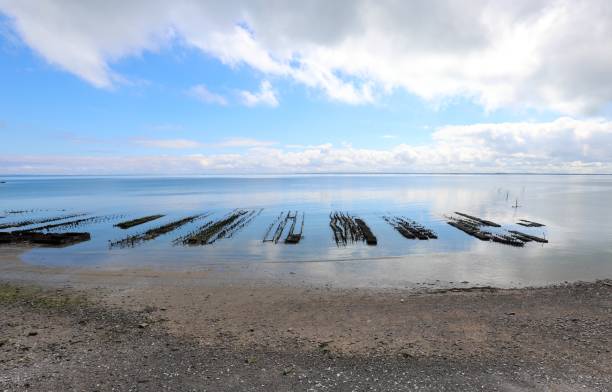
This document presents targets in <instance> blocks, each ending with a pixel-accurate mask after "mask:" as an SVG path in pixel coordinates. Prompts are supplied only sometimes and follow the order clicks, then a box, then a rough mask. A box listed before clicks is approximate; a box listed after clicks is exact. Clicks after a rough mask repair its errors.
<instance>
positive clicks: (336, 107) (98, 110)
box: [0, 0, 612, 174]
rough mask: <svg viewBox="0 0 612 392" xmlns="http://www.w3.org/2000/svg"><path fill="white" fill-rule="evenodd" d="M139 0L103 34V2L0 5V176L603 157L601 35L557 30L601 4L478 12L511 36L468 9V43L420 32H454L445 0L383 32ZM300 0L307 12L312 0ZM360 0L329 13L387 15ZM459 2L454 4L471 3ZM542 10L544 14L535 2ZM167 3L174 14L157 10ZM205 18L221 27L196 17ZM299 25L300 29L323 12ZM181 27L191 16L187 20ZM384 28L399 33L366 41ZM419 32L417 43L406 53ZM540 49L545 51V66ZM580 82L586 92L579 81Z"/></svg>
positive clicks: (586, 165) (573, 25)
mask: <svg viewBox="0 0 612 392" xmlns="http://www.w3.org/2000/svg"><path fill="white" fill-rule="evenodd" d="M153 3H155V4H153ZM153 3H148V4H145V3H139V2H137V1H135V2H134V3H133V4H132V7H127V8H129V9H128V10H124V12H123V13H122V14H121V15H119V14H118V15H115V17H116V18H117V21H116V22H114V23H115V25H114V26H110V27H109V28H108V29H107V28H106V25H107V23H104V18H108V17H113V15H110V16H109V15H107V14H105V13H108V12H120V11H121V10H120V8H121V3H117V4H116V6H117V7H116V9H117V11H114V8H112V7H111V8H110V11H109V9H107V8H106V7H105V6H104V5H100V7H102V9H101V10H98V11H97V12H96V9H95V8H96V5H94V4H95V3H91V5H92V6H91V7H79V6H78V5H76V6H75V5H74V4H73V3H67V2H64V1H60V0H56V1H49V2H47V3H45V6H44V7H36V6H35V4H34V5H32V4H33V3H30V2H14V1H6V0H0V15H1V16H0V85H1V86H2V88H1V92H0V133H1V134H2V136H3V137H2V139H3V143H2V144H1V145H0V154H1V155H2V156H3V157H2V158H0V173H5V174H13V173H14V174H19V173H28V174H52V173H58V174H122V173H127V174H129V173H138V174H143V173H160V174H207V173H215V174H217V173H242V172H245V173H268V172H270V173H276V172H326V171H367V172H370V171H372V172H385V171H392V172H397V171H405V172H414V171H416V172H419V171H427V172H430V171H444V172H447V171H458V172H464V171H479V172H480V171H485V172H486V171H495V172H497V171H534V172H537V171H546V172H549V171H559V172H591V173H592V172H608V171H610V167H612V166H611V162H610V161H611V159H612V158H609V157H607V155H611V156H612V154H607V152H609V151H610V150H609V148H610V147H612V126H611V125H610V121H609V120H608V119H609V118H610V113H611V111H610V100H611V99H612V97H611V96H610V94H611V93H610V89H606V88H605V84H606V83H612V76H611V75H610V73H611V71H609V69H612V64H609V65H610V68H607V69H606V67H605V65H607V64H601V63H602V62H604V63H605V62H606V61H607V62H608V63H612V60H611V58H612V56H609V57H610V58H603V59H602V58H601V56H599V55H598V54H597V53H598V52H599V49H601V47H600V45H603V46H604V49H608V53H609V49H610V48H611V46H612V45H611V44H610V42H609V40H608V41H607V42H603V39H602V37H598V36H595V37H593V36H591V35H592V34H595V33H585V34H583V35H581V34H578V37H576V33H575V31H576V29H580V28H582V29H584V30H585V31H586V30H587V28H588V26H586V25H581V23H584V20H583V18H582V17H586V16H591V17H593V18H597V17H600V18H602V21H601V22H602V23H603V24H604V26H603V27H604V31H603V33H602V32H600V34H603V36H605V33H606V32H611V31H612V28H611V27H610V26H609V25H610V21H609V20H610V19H609V18H608V19H607V20H606V19H605V13H604V17H602V16H600V14H601V10H599V11H598V10H597V9H593V10H592V9H588V8H587V9H584V10H578V11H580V12H582V13H583V14H585V15H582V14H580V15H579V16H580V17H576V19H577V20H573V19H572V18H570V17H569V16H568V15H574V14H575V13H576V12H578V11H576V10H571V11H572V13H569V11H568V10H564V9H563V8H562V7H561V6H559V7H557V9H555V8H554V7H553V6H555V5H556V3H555V2H544V3H542V7H541V8H537V7H534V8H533V9H529V10H524V9H518V10H517V9H505V8H503V7H502V8H500V9H495V10H494V11H490V10H489V11H490V12H492V13H493V14H495V13H498V14H499V16H500V17H503V18H507V19H508V21H509V22H508V26H509V27H507V28H508V29H509V30H510V31H513V29H514V30H515V31H514V33H513V34H512V35H511V36H512V37H518V38H516V42H514V41H513V40H514V39H515V38H511V39H508V38H507V37H508V34H509V33H508V32H505V31H496V30H495V29H493V30H491V26H490V24H489V23H487V22H488V18H491V16H490V15H487V14H483V16H482V17H481V22H482V26H484V27H482V29H483V30H482V31H483V32H485V33H486V34H488V38H489V40H488V41H486V42H484V43H483V42H481V40H480V38H474V37H478V34H477V33H479V30H478V29H476V30H475V31H474V35H473V36H472V35H469V34H468V35H467V38H466V37H461V36H459V37H455V36H453V35H450V36H446V37H443V38H441V39H440V41H443V42H440V41H439V40H438V38H436V37H439V35H438V33H439V32H440V31H445V30H447V29H448V26H446V25H445V24H443V23H441V22H440V20H446V19H444V18H447V19H448V18H451V19H456V21H457V22H456V24H457V26H455V27H456V28H457V29H458V30H461V31H464V30H465V29H464V28H463V23H467V22H466V20H465V16H462V15H461V12H462V11H460V10H456V9H453V6H452V3H450V2H449V3H448V4H449V6H448V8H442V9H441V10H435V12H432V11H431V10H426V11H428V12H426V16H425V18H431V20H429V21H427V23H424V24H423V23H421V24H420V25H415V26H414V27H411V28H405V27H401V28H400V27H398V28H397V29H398V30H397V31H394V30H393V29H391V30H389V29H388V28H387V27H386V25H384V24H381V23H380V22H379V21H377V20H370V19H367V20H361V19H359V18H357V17H355V19H351V18H350V17H349V18H347V20H342V21H341V24H344V25H346V28H345V30H346V32H345V31H344V30H343V31H340V32H337V31H331V32H329V33H328V34H329V35H330V36H329V37H328V36H324V37H320V36H318V35H313V33H312V32H311V31H309V30H304V31H302V30H301V29H298V30H297V32H296V31H294V30H293V27H287V25H286V24H283V23H280V24H279V25H278V26H275V25H274V23H275V22H273V20H275V19H274V17H273V16H266V15H267V14H266V13H265V12H263V13H262V10H266V8H267V7H266V4H265V2H263V3H257V4H256V3H254V2H253V3H252V2H249V3H246V4H240V2H236V4H233V5H231V6H229V7H228V8H227V9H224V10H222V11H219V10H218V9H216V8H215V7H208V8H207V6H206V5H205V3H202V2H195V3H191V2H189V1H185V2H178V3H177V4H179V5H182V6H185V7H187V6H190V7H196V8H197V12H196V13H195V14H194V15H193V17H192V19H193V21H192V20H188V18H187V17H186V16H185V15H183V16H180V12H179V11H180V6H178V10H177V9H168V7H172V5H169V4H168V3H166V2H160V3H156V2H153ZM476 3H477V2H475V4H476ZM152 4H153V5H152ZM194 4H195V5H194ZM313 4H315V5H317V6H320V7H321V8H322V11H321V12H324V10H323V9H324V8H325V6H324V3H323V2H322V3H318V2H314V3H313ZM373 4H374V3H370V2H364V3H360V2H355V3H351V2H349V3H347V4H346V6H347V7H352V8H360V7H361V8H364V9H368V10H369V11H371V10H370V9H369V8H368V7H370V8H371V7H380V9H378V10H377V11H378V12H383V13H384V12H389V13H395V12H396V10H393V9H392V7H391V6H389V7H385V6H384V2H383V3H381V4H383V5H382V6H374V5H373ZM592 4H593V5H596V2H593V3H592ZM601 5H602V6H603V7H604V8H605V10H606V11H610V8H611V7H610V6H607V5H606V3H601ZM477 6H479V8H478V7H477V8H476V9H475V10H472V11H482V10H484V9H487V8H486V7H485V6H487V4H484V3H483V4H477ZM488 6H489V8H490V4H488ZM45 7H47V8H48V9H46V10H45V9H43V10H40V9H39V8H45ZM156 8H158V9H156ZM281 8H282V7H281ZM314 8H317V7H316V6H315V7H314ZM387 8H388V9H387ZM551 8H552V9H553V11H554V12H553V11H546V12H549V13H550V12H552V16H551V15H549V14H547V13H545V12H544V11H543V10H549V9H551ZM595 8H596V7H595ZM284 11H285V12H284V13H283V15H284V17H286V18H289V19H290V18H291V17H292V15H288V13H291V14H292V13H295V14H297V15H302V14H303V12H300V10H299V9H294V7H290V6H289V7H288V8H287V9H285V10H284ZM315 11H316V10H315ZM408 11H410V10H408ZM596 11H597V12H596ZM146 12H150V13H151V14H152V15H151V16H150V19H151V20H149V17H146V16H143V13H146ZM173 12H174V13H176V14H178V15H179V16H176V17H175V19H172V20H166V19H164V17H159V15H168V14H172V13H173ZM329 12H334V11H329ZM525 12H528V13H531V14H533V15H534V16H533V17H532V19H533V20H531V19H529V18H526V20H531V22H530V23H531V25H530V24H526V23H524V22H521V23H518V22H515V21H516V20H517V19H516V18H517V15H522V13H525ZM564 12H566V13H565V14H564ZM218 13H219V15H223V18H225V19H226V22H225V23H222V22H216V23H217V25H214V24H213V25H212V26H209V25H206V21H207V20H210V19H211V18H214V17H215V16H217V14H218ZM436 13H438V14H440V13H441V14H442V15H437V14H436ZM315 14H316V13H315ZM531 14H530V15H531ZM610 14H612V12H610ZM262 15H264V16H262ZM343 15H344V13H343ZM598 15H599V16H598ZM189 16H190V17H191V14H189ZM442 16H444V18H442ZM223 18H220V19H223ZM268 18H270V19H268ZM304 18H306V19H308V15H307V14H306V15H305V16H304ZM551 18H553V20H555V21H556V23H552V22H550V21H549V19H551ZM555 18H556V19H555ZM217 19H219V18H215V20H217ZM315 19H316V18H312V20H311V21H310V22H311V25H306V26H305V28H306V27H312V28H314V27H315V26H317V23H319V24H320V23H325V21H317V20H315ZM568 19H569V20H568ZM113 20H114V19H113ZM198 20H201V21H202V24H204V25H205V26H206V27H205V28H203V29H201V30H198V29H200V26H199V25H198V24H196V26H198V28H197V29H195V30H194V27H193V25H194V24H193V23H194V21H195V22H197V21H198ZM445 23H446V22H445ZM512 23H515V24H516V26H515V25H513V24H512ZM547 23H548V25H547ZM559 24H561V26H560V27H559V26H558V25H559ZM353 25H355V26H359V29H357V30H356V32H355V31H353V30H354V29H356V27H354V26H353ZM565 25H567V26H565ZM330 26H332V27H333V28H332V27H330V29H332V30H333V29H335V27H334V25H330ZM542 26H544V27H542ZM319 27H320V26H319ZM477 27H478V26H477ZM139 29H140V30H139ZM526 29H527V30H529V29H531V30H530V34H528V37H529V40H530V41H531V40H535V41H538V40H540V41H539V42H538V44H537V45H535V44H534V45H533V48H529V50H527V49H525V53H523V52H522V51H523V49H520V48H522V47H523V46H526V47H530V45H528V44H525V43H524V42H522V41H521V32H523V30H526ZM606 29H607V30H606ZM323 30H325V29H323ZM160 31H161V32H163V33H160ZM569 32H571V34H570V33H569ZM317 34H319V33H317ZM424 34H425V35H424ZM483 34H484V33H483ZM372 37H375V38H372ZM398 37H399V38H400V39H405V40H406V42H404V43H401V42H400V43H396V44H391V45H390V47H389V48H385V49H384V50H382V49H381V50H379V49H378V47H379V46H384V45H385V43H386V41H387V40H386V38H388V40H389V41H392V42H394V41H397V40H398V39H395V38H398ZM428 39H429V40H432V41H431V42H433V44H430V46H428V47H425V48H423V47H421V43H420V42H421V40H428ZM495 39H497V40H498V41H499V42H497V41H495ZM563 39H567V40H570V39H571V40H572V42H573V44H574V45H578V44H579V43H576V41H577V40H578V41H579V40H580V39H584V40H587V39H591V40H593V39H595V40H596V41H595V45H592V46H594V47H593V53H590V52H589V51H588V50H586V51H585V49H584V48H581V49H580V50H578V49H576V51H575V52H576V53H573V51H572V50H571V48H570V50H565V51H564V52H561V51H560V49H559V48H556V42H557V41H558V40H563ZM445 40H446V41H445ZM508 40H510V41H509V42H506V41H508ZM217 41H219V42H217ZM353 41H355V42H356V43H355V44H350V43H351V42H353ZM464 41H465V42H464ZM600 41H601V42H600ZM591 42H593V41H591ZM553 43H555V44H553ZM353 45H354V46H353ZM393 45H395V46H397V47H394V46H393ZM466 45H467V48H465V47H464V46H466ZM517 48H519V49H517ZM517 50H518V51H519V52H518V53H517V52H515V51H517ZM404 51H405V52H406V53H404ZM566 52H567V53H566ZM553 55H554V61H556V62H555V63H554V64H552V65H550V64H547V61H550V60H549V58H550V57H551V56H553ZM578 55H580V59H581V61H582V60H584V59H585V58H586V59H587V60H588V59H589V56H592V59H591V60H592V61H593V64H594V65H593V66H591V67H589V66H586V67H576V66H574V64H575V63H576V59H577V58H578V57H577V56H578ZM538 56H539V57H538ZM534 58H535V59H537V60H538V61H534ZM394 63H397V67H395V66H389V64H394ZM566 63H567V64H568V65H567V66H560V65H559V64H562V65H563V64H566ZM438 68H439V69H438ZM544 71H546V72H547V73H545V72H544ZM555 72H556V73H557V74H555ZM542 75H544V76H542ZM595 76H597V78H599V79H600V82H599V83H597V85H599V84H604V86H603V87H600V90H601V91H597V90H596V91H594V90H593V82H592V81H591V80H592V79H593V78H594V77H595ZM609 85H610V84H608V86H609ZM569 146H573V147H571V148H570V147H569Z"/></svg>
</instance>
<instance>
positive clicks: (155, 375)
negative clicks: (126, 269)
mask: <svg viewBox="0 0 612 392" xmlns="http://www.w3.org/2000/svg"><path fill="white" fill-rule="evenodd" d="M5 261H6V260H5ZM7 265H8V264H7V263H5V267H4V269H3V270H2V272H3V273H2V275H0V281H3V283H1V284H0V391H4V390H7V391H22V390H23V391H26V390H27V391H59V390H76V391H83V390H87V391H94V390H98V391H110V390H118V391H124V390H125V391H127V390H134V391H136V390H142V391H150V390H173V391H175V390H176V391H182V390H185V391H227V390H236V391H243V390H247V391H248V390H261V391H294V390H313V391H326V390H328V391H344V390H346V391H352V390H357V391H366V390H367V391H370V390H372V391H373V390H377V391H387V390H449V391H451V390H452V391H456V390H486V391H491V390H500V391H520V390H546V391H548V390H552V391H575V390H596V391H606V390H612V353H611V352H610V350H611V349H612V281H609V280H602V281H598V282H594V283H574V284H565V285H561V286H555V287H547V288H526V289H511V290H499V289H493V288H482V287H481V288H462V289H456V290H426V291H423V290H421V291H418V290H417V291H415V290H410V291H408V290H366V289H335V288H330V287H325V286H322V287H321V286H311V287H309V286H305V285H303V286H284V287H283V286H280V285H273V284H247V283H245V282H241V283H240V284H231V283H220V284H219V283H218V282H217V283H214V282H212V281H210V280H209V278H207V277H206V276H204V275H202V276H200V277H198V278H197V279H194V276H193V275H190V278H189V279H187V278H185V277H181V276H178V275H170V277H169V276H168V275H164V274H163V273H159V274H154V275H148V276H147V279H146V280H142V279H137V278H136V276H135V275H129V274H128V275H127V277H126V275H125V274H120V275H117V274H104V273H96V274H93V275H87V274H84V275H79V276H77V275H70V277H67V276H66V275H65V271H63V272H61V274H58V272H57V271H55V272H54V271H53V270H45V271H43V270H36V271H35V270H34V269H32V270H28V271H25V270H23V269H22V270H20V271H18V272H19V275H16V274H15V271H16V270H15V268H12V267H11V269H9V268H8V267H6V266H7ZM26 272H27V273H26ZM34 272H36V273H34ZM54 274H55V275H54ZM16 276H19V277H20V278H19V279H17V278H16ZM43 277H46V278H45V279H43ZM26 278H27V279H26ZM67 281H70V284H69V285H68V284H67V283H66V282H67Z"/></svg>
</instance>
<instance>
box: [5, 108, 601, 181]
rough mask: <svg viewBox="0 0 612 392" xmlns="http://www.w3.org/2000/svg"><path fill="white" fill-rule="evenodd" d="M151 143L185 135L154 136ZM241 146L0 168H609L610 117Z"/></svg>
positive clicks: (9, 161) (12, 162) (239, 142)
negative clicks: (369, 144)
mask: <svg viewBox="0 0 612 392" xmlns="http://www.w3.org/2000/svg"><path fill="white" fill-rule="evenodd" d="M148 144H149V145H152V146H157V147H170V146H178V147H180V146H182V145H183V146H190V142H188V141H187V142H185V141H183V142H180V141H179V142H177V141H167V140H166V141H155V142H150V143H148ZM205 146H207V147H210V148H219V149H223V148H231V147H240V148H243V150H241V152H232V153H226V152H222V151H216V152H214V153H210V154H191V155H183V156H162V157H159V156H145V157H129V156H128V157H121V156H112V157H111V156H106V157H68V156H42V155H41V156H11V155H2V156H0V172H2V173H38V174H40V173H166V174H173V173H174V174H180V173H288V172H289V173H293V172H297V173H300V172H532V173H612V154H610V151H612V121H607V120H602V119H591V120H576V119H572V118H567V117H562V118H559V119H557V120H555V121H550V122H539V123H536V122H533V123H531V122H526V123H520V122H519V123H501V124H473V125H464V126H457V125H453V126H447V127H442V128H440V129H438V130H436V131H435V132H434V134H433V140H432V142H431V143H429V144H425V145H418V146H413V145H408V144H398V145H396V146H394V147H392V148H390V149H373V148H356V147H353V146H351V145H341V146H334V145H332V144H322V145H311V146H299V145H289V146H275V145H274V143H272V142H262V141H257V140H252V139H226V140H223V141H220V142H219V143H216V144H207V145H205Z"/></svg>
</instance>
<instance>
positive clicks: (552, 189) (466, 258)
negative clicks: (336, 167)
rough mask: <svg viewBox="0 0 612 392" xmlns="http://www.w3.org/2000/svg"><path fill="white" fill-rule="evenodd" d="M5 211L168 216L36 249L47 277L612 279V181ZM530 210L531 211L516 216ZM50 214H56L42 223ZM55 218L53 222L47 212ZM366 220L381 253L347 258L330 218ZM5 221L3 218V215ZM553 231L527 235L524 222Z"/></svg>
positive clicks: (363, 251)
mask: <svg viewBox="0 0 612 392" xmlns="http://www.w3.org/2000/svg"><path fill="white" fill-rule="evenodd" d="M4 185H6V186H5V187H3V188H2V192H3V193H2V194H0V201H1V203H2V208H3V209H6V210H11V209H15V210H24V209H35V210H37V211H34V212H30V213H27V214H22V215H20V216H19V217H17V216H9V217H5V218H3V220H2V221H7V220H8V219H10V220H15V219H21V218H23V217H45V216H50V215H53V214H57V215H59V214H63V213H66V212H61V213H60V212H52V211H58V210H67V211H68V212H87V213H89V214H92V215H106V214H118V213H119V214H125V215H126V217H127V218H135V217H138V216H142V215H148V214H157V213H160V214H165V216H164V217H163V218H160V219H159V220H157V221H154V222H148V223H146V224H143V225H141V226H137V227H132V228H130V229H128V230H121V229H118V228H116V227H113V223H116V222H106V223H102V224H93V225H88V226H86V227H83V228H81V229H82V230H86V231H89V232H91V234H92V240H91V241H89V242H86V243H82V244H78V245H75V246H73V247H70V248H63V249H36V250H33V251H31V252H28V253H27V254H26V255H25V257H24V258H25V260H26V261H27V262H29V263H33V264H43V265H90V266H101V267H108V266H155V267H158V268H179V269H180V268H198V267H201V266H205V265H208V264H223V263H250V264H254V265H256V264H258V263H267V264H266V265H267V266H268V268H267V269H268V270H269V271H270V270H278V273H279V274H281V275H282V274H284V273H286V272H287V271H293V272H296V274H297V273H301V274H303V276H308V275H310V276H311V277H318V278H320V279H322V280H324V279H328V280H331V281H334V280H337V281H340V280H341V281H343V282H344V283H346V284H353V285H354V284H366V283H368V282H369V283H371V282H376V283H377V284H378V285H386V284H388V285H392V286H393V285H395V286H398V285H399V286H401V285H406V284H408V282H423V281H432V280H433V281H435V280H441V281H448V282H450V281H454V282H461V281H470V282H475V281H478V282H481V283H486V282H489V283H495V284H498V285H504V284H506V285H507V284H511V283H512V284H540V283H543V282H554V281H562V280H576V279H593V278H597V277H609V276H610V275H612V265H611V264H612V262H611V260H612V257H611V256H612V250H611V246H610V237H611V233H612V230H611V229H612V208H611V207H610V206H609V202H610V200H612V178H611V177H609V176H520V175H516V176H509V175H489V176H485V175H465V176H452V175H449V176H442V175H437V176H433V175H432V176H425V175H389V176H295V177H259V178H108V177H106V178H81V179H74V178H55V179H48V178H39V179H32V178H8V183H7V184H4ZM517 201H518V204H519V205H520V207H519V208H512V205H513V204H514V203H515V202H517ZM237 207H240V208H264V212H263V213H262V214H261V215H260V216H258V217H257V218H256V220H255V221H254V222H253V223H252V224H250V225H249V226H247V227H245V228H244V229H243V230H241V231H239V232H238V233H237V234H236V235H235V236H234V237H232V238H231V239H228V240H222V241H219V242H216V243H215V244H213V245H209V246H204V247H183V246H173V245H172V240H173V239H175V238H177V237H179V236H181V235H184V234H186V233H188V232H190V231H193V230H195V229H196V228H198V227H200V226H201V225H203V224H204V223H205V222H206V221H207V219H211V218H214V217H218V216H221V215H223V214H225V213H227V212H228V211H230V210H231V209H233V208H237ZM289 209H291V210H299V211H303V212H305V214H306V221H305V222H306V223H305V227H304V238H303V239H302V240H301V242H300V243H299V244H298V245H285V244H282V243H280V242H279V243H278V244H272V243H265V244H264V243H262V241H261V240H262V238H263V235H264V233H265V231H266V229H267V227H268V225H269V224H270V223H271V222H272V221H273V220H274V218H275V217H276V216H278V214H279V213H280V211H283V210H284V211H287V210H289ZM38 210H45V211H38ZM47 210H52V211H47ZM333 210H341V211H348V212H350V213H352V214H354V215H358V216H360V217H362V218H363V219H364V220H365V221H366V222H367V223H368V225H369V226H370V228H371V229H372V231H373V232H374V234H375V235H376V236H377V237H378V246H367V245H365V244H361V243H359V244H354V245H350V246H346V247H338V246H336V244H335V242H334V240H333V237H332V233H331V230H330V228H329V213H330V212H331V211H333ZM453 211H464V212H467V213H469V214H473V215H477V216H480V217H483V218H486V219H490V220H492V221H495V222H498V223H501V224H503V225H504V226H505V227H507V228H511V229H518V230H520V231H525V232H530V233H532V234H534V235H539V236H542V235H544V236H546V237H547V238H548V239H549V240H550V242H549V243H548V244H545V245H541V244H534V243H529V244H527V246H526V247H525V248H522V249H515V248H512V247H509V246H504V245H500V244H494V243H485V242H481V241H478V240H477V239H475V238H472V237H469V236H467V235H466V234H464V233H463V232H460V231H459V230H456V229H454V228H452V227H450V226H449V225H447V224H446V222H445V218H444V217H445V215H446V214H449V213H452V212H453ZM201 212H211V213H212V215H211V217H209V218H205V219H202V220H199V221H196V222H193V223H190V224H187V225H185V226H183V227H181V228H179V229H177V230H176V231H173V232H171V233H168V234H165V235H162V236H160V237H158V238H157V239H155V240H153V241H149V242H145V243H143V244H140V245H138V246H137V247H135V248H126V249H109V246H108V242H109V241H114V240H118V239H121V238H122V237H124V236H126V235H133V234H137V233H141V232H143V231H146V230H148V229H150V228H153V227H156V226H159V225H162V224H165V223H168V222H171V221H173V220H176V219H180V218H182V217H185V216H187V215H191V214H195V213H201ZM0 215H1V214H0ZM383 215H400V216H405V217H409V218H411V219H414V220H416V221H418V222H419V223H421V224H423V225H425V226H427V227H429V228H431V229H433V230H434V231H435V232H437V234H438V237H439V239H438V240H431V241H418V240H407V239H405V238H403V237H402V236H401V235H400V234H399V233H397V232H396V231H395V230H394V229H393V228H392V227H391V226H390V225H388V224H387V223H386V222H385V221H384V220H383V219H382V216H383ZM521 218H523V219H532V220H535V221H538V222H543V223H546V227H545V228H537V229H532V228H529V229H526V228H523V227H521V226H516V224H515V223H516V222H517V221H518V219H521Z"/></svg>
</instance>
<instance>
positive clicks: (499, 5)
mask: <svg viewBox="0 0 612 392" xmlns="http://www.w3.org/2000/svg"><path fill="white" fill-rule="evenodd" d="M0 10H1V11H2V12H4V13H5V14H6V15H8V16H9V17H10V18H11V20H12V25H13V28H14V30H15V31H16V32H17V33H18V34H19V36H21V38H22V39H23V40H24V41H25V42H26V43H27V45H29V46H30V47H31V48H32V49H33V50H34V51H36V52H37V53H39V54H40V55H41V56H42V57H44V58H45V59H46V60H47V61H49V62H50V63H52V64H55V65H57V66H58V67H60V68H62V69H64V70H66V71H69V72H72V73H74V74H75V75H78V76H79V77H81V78H83V79H84V80H86V81H88V82H89V83H91V84H93V85H95V86H97V87H102V88H111V87H113V86H114V85H116V84H117V83H120V81H121V79H122V75H119V74H118V73H117V71H115V70H114V68H113V64H114V63H115V62H117V61H118V60H120V59H122V58H125V57H128V56H137V55H139V54H141V53H143V52H155V51H158V50H160V48H163V47H166V46H168V45H186V46H189V47H192V48H197V49H199V50H201V51H203V52H205V53H207V54H209V55H211V56H214V57H216V58H217V59H219V60H220V61H221V62H223V63H224V64H227V65H228V66H230V67H237V66H241V65H246V66H248V67H251V68H252V69H254V70H256V71H258V72H261V73H262V74H264V75H266V76H274V77H281V78H288V79H290V80H293V81H295V82H297V83H300V84H303V85H305V86H307V87H309V88H312V89H315V90H319V91H321V92H323V94H325V96H327V97H329V98H330V99H333V100H339V101H343V102H347V103H352V104H362V103H368V102H373V101H375V100H376V99H377V97H378V96H380V95H382V94H388V93H390V92H392V91H394V90H396V89H404V90H406V91H408V92H410V93H413V94H416V95H418V96H420V97H422V98H424V99H426V100H430V101H433V102H436V101H440V100H444V99H447V98H449V97H455V96H463V97H468V98H470V99H472V100H474V101H476V102H478V103H480V104H482V105H483V106H484V107H486V108H488V109H495V108H499V107H506V106H516V107H525V106H526V107H532V108H538V109H545V110H554V111H558V112H561V113H567V114H576V113H593V112H595V111H597V110H600V109H601V108H602V107H603V106H605V105H606V104H608V103H609V102H610V101H611V100H612V89H610V88H609V86H610V85H612V72H611V71H610V70H611V69H612V56H611V55H610V53H611V51H612V40H610V37H612V3H611V2H609V1H607V0H591V1H582V2H576V1H567V0H518V1H512V2H508V1H495V0H474V1H469V2H456V1H452V0H447V1H444V0H439V1H425V0H423V1H420V0H417V1H410V2H402V1H379V2H375V1H370V0H356V1H354V0H351V1H349V0H337V1H333V2H330V1H325V0H313V1H307V2H297V3H296V2H274V3H273V6H271V5H270V3H269V2H267V1H264V0H252V1H243V0H232V1H226V2H222V3H219V2H216V1H197V0H181V1H173V2H168V1H163V0H148V1H144V0H140V1H139V0H135V1H129V2H124V1H119V0H110V1H95V2H91V1H89V2H78V1H65V0H48V1H43V2H40V1H32V0H0ZM268 102H274V101H273V100H272V99H270V100H269V101H268Z"/></svg>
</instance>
